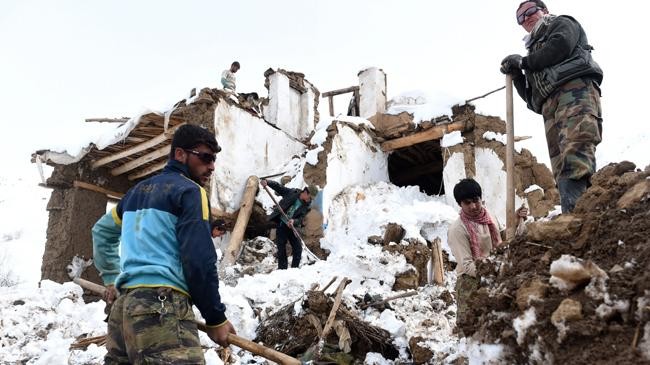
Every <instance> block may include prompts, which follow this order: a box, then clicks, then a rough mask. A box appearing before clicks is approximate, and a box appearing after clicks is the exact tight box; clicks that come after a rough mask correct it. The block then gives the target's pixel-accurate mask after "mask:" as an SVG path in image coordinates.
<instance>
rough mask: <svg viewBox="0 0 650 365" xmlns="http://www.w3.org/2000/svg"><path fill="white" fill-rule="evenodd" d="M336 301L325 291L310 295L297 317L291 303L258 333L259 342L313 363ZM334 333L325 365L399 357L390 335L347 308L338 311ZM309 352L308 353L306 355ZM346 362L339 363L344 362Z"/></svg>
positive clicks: (326, 343)
mask: <svg viewBox="0 0 650 365" xmlns="http://www.w3.org/2000/svg"><path fill="white" fill-rule="evenodd" d="M333 304H334V301H333V299H332V298H331V297H328V296H327V295H326V294H324V293H323V292H322V291H319V290H312V291H309V292H307V293H306V296H305V299H304V300H303V301H302V302H301V304H300V307H301V310H300V314H299V315H296V303H291V304H289V305H287V306H285V307H283V308H281V309H280V310H278V311H277V312H275V313H273V314H271V315H270V316H269V317H268V318H267V319H266V320H264V322H263V323H262V324H261V325H260V327H259V328H258V330H257V338H256V341H261V342H263V343H267V344H275V348H276V349H277V350H279V351H282V352H284V353H286V354H289V355H291V356H295V357H299V358H303V359H305V360H309V357H310V356H313V354H310V353H309V352H311V350H313V345H314V344H316V343H317V342H318V340H319V336H320V334H321V332H323V329H324V327H325V326H326V322H327V319H328V316H329V313H330V312H331V311H332V306H333ZM333 328H334V330H333V331H331V332H330V335H329V336H327V337H326V338H325V348H326V349H327V350H324V351H323V353H324V357H323V358H321V360H324V361H325V362H324V363H328V362H327V361H332V362H333V363H351V362H352V361H353V360H354V359H359V360H363V359H364V358H365V356H366V354H367V353H368V352H371V351H372V352H379V353H381V354H382V356H384V357H385V358H387V359H395V358H397V356H398V355H399V352H398V350H397V348H395V346H394V345H393V344H392V338H391V336H390V334H389V333H388V331H386V330H384V329H381V328H379V327H375V326H372V325H369V324H367V323H366V322H363V321H361V320H359V319H358V318H357V315H356V314H354V313H353V312H352V311H350V310H349V309H347V308H345V306H344V305H341V306H340V307H338V310H337V311H336V320H335V321H334V326H333ZM306 352H307V353H306ZM342 357H343V358H346V359H347V360H346V361H337V359H339V360H342V359H340V358H342Z"/></svg>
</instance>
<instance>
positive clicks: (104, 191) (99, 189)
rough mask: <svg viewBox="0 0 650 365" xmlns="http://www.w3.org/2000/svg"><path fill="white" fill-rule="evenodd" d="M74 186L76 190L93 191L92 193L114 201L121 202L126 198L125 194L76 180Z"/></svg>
mask: <svg viewBox="0 0 650 365" xmlns="http://www.w3.org/2000/svg"><path fill="white" fill-rule="evenodd" d="M73 186H74V187H75V188H81V189H86V190H91V191H94V192H96V193H100V194H104V195H106V196H107V197H108V198H110V199H114V200H120V199H122V197H124V193H118V192H116V191H112V190H108V189H105V188H102V187H101V186H97V185H93V184H89V183H87V182H83V181H78V180H75V181H74V183H73Z"/></svg>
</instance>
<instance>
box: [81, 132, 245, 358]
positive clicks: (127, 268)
mask: <svg viewBox="0 0 650 365" xmlns="http://www.w3.org/2000/svg"><path fill="white" fill-rule="evenodd" d="M220 150H221V148H220V147H219V145H218V144H217V141H216V139H215V137H214V134H212V133H211V132H209V131H208V130H206V129H204V128H201V127H199V126H196V125H189V124H188V125H184V126H182V127H180V128H179V129H178V130H177V131H176V133H175V134H174V137H173V139H172V145H171V152H170V156H169V161H168V162H167V166H165V168H164V170H163V171H162V173H160V174H159V175H156V176H153V177H150V178H148V179H146V180H144V181H142V182H140V183H138V184H137V185H136V186H134V187H133V188H131V189H130V190H129V191H128V192H127V193H126V195H125V196H124V198H123V199H122V200H121V201H120V202H119V204H118V205H117V206H116V207H115V208H113V209H112V210H111V212H109V213H107V214H106V215H104V216H103V217H102V218H100V220H99V221H98V222H97V223H96V224H95V226H94V227H93V231H92V233H93V249H94V259H95V266H96V267H97V269H98V270H99V272H100V274H101V277H102V279H103V281H104V285H106V286H107V287H108V288H109V289H110V291H111V292H114V291H115V289H116V290H117V291H119V293H120V296H119V297H118V298H117V299H115V301H114V302H113V306H112V308H111V312H110V315H109V318H108V336H107V340H106V349H107V350H108V352H107V354H106V356H105V359H104V361H105V363H106V364H126V363H132V364H143V363H147V364H149V363H155V364H162V363H165V364H175V363H184V364H204V363H205V359H204V357H203V350H202V349H201V343H200V342H199V336H198V330H197V325H196V323H195V322H194V313H193V311H192V305H193V304H194V305H196V306H197V308H198V309H199V311H200V312H201V315H202V316H203V318H205V322H206V325H207V334H208V336H209V337H210V338H211V339H212V340H213V341H215V342H217V343H218V344H220V345H222V346H228V334H229V333H233V334H234V333H235V329H234V327H233V326H232V324H231V323H230V322H229V321H228V320H227V319H226V315H225V311H226V307H225V306H224V305H223V303H222V302H221V297H220V295H219V277H218V275H217V266H216V262H217V255H216V252H215V250H214V246H213V244H212V239H211V235H210V222H209V217H210V214H209V212H210V207H209V205H208V197H207V195H206V192H205V190H204V189H203V187H202V186H204V185H205V184H207V183H208V182H209V181H210V176H211V174H212V171H214V161H215V158H216V155H217V153H218V152H219V151H220ZM120 241H121V247H120ZM107 292H108V291H107ZM107 299H108V300H109V301H112V300H113V298H107Z"/></svg>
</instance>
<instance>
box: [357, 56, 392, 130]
mask: <svg viewBox="0 0 650 365" xmlns="http://www.w3.org/2000/svg"><path fill="white" fill-rule="evenodd" d="M385 111H386V74H385V73H384V71H382V70H380V69H379V68H377V67H371V68H368V69H365V70H363V71H361V73H360V74H359V114H361V117H362V118H370V117H372V116H374V115H375V114H377V113H383V112H385Z"/></svg>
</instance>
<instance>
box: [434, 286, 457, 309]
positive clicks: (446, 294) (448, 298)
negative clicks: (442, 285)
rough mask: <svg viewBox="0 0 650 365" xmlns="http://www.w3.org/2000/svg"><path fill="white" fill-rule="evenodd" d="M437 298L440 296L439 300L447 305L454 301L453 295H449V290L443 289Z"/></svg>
mask: <svg viewBox="0 0 650 365" xmlns="http://www.w3.org/2000/svg"><path fill="white" fill-rule="evenodd" d="M438 298H440V300H442V301H443V302H444V303H445V305H446V306H447V307H448V306H450V305H451V304H452V303H453V302H454V296H453V295H451V293H450V292H449V290H445V291H443V292H442V293H440V296H439V297H438Z"/></svg>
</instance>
